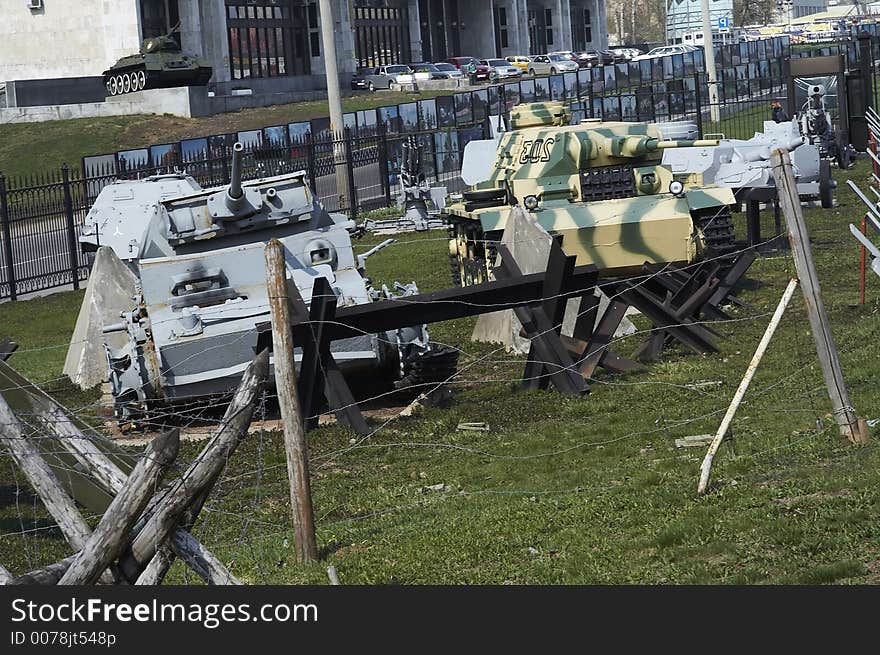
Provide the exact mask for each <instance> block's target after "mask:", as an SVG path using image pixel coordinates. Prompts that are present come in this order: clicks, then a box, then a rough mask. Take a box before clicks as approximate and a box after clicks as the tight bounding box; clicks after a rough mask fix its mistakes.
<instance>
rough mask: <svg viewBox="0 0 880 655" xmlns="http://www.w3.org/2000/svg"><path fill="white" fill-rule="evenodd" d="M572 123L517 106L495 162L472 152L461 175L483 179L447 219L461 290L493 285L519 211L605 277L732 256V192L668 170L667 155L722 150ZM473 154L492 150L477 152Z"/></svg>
mask: <svg viewBox="0 0 880 655" xmlns="http://www.w3.org/2000/svg"><path fill="white" fill-rule="evenodd" d="M569 122H570V114H569V111H568V109H567V108H566V107H565V105H564V104H563V103H561V102H547V103H531V104H525V105H518V106H516V107H514V108H513V110H512V111H511V117H510V123H511V130H510V131H509V132H505V133H503V134H502V135H501V137H500V140H499V141H498V144H497V149H494V160H490V159H489V156H488V155H482V156H483V157H484V158H485V159H486V160H485V161H484V162H476V163H475V162H474V161H467V158H468V151H467V150H466V152H465V159H466V161H465V162H464V164H463V169H464V168H467V169H469V170H485V175H483V177H482V179H480V180H479V181H478V182H477V183H476V184H474V185H473V186H472V187H471V189H470V190H468V191H465V192H464V193H463V197H462V200H461V201H460V202H457V203H453V204H452V205H450V206H449V207H447V208H446V209H445V210H444V212H445V215H446V217H447V222H448V225H449V232H450V242H449V249H450V258H451V267H452V277H453V280H454V282H455V283H456V284H461V285H469V284H475V283H479V282H482V281H485V280H486V279H488V277H489V270H490V268H491V266H492V264H493V261H494V258H495V252H494V247H493V244H494V243H497V242H498V241H499V240H500V238H501V235H502V232H503V230H504V227H505V223H506V221H507V217H508V214H509V213H510V209H511V207H512V206H514V205H517V204H519V205H521V206H522V207H524V208H525V209H526V210H527V211H528V212H529V213H530V214H531V215H532V216H533V217H534V220H535V221H536V222H537V223H539V224H540V225H541V226H542V227H543V228H544V229H546V230H547V231H548V232H550V233H553V234H562V235H564V237H565V244H566V245H565V248H566V252H568V253H569V254H571V255H576V256H577V264H578V265H584V264H595V265H596V266H598V268H599V269H600V274H601V275H602V276H604V277H615V276H620V275H625V274H629V273H631V272H634V271H637V270H638V269H640V268H641V267H642V266H643V265H644V264H645V263H649V264H663V263H673V264H687V263H691V262H694V261H698V260H700V259H701V258H704V257H706V254H707V252H708V251H709V250H711V251H712V252H713V253H716V254H721V255H723V254H724V253H725V252H729V251H731V250H732V249H733V229H732V222H731V217H730V206H731V205H733V204H734V202H735V200H734V196H733V192H732V191H731V189H729V188H723V187H716V186H702V185H697V184H695V183H694V182H693V180H692V178H691V176H690V175H689V174H683V175H674V174H673V173H672V171H671V170H670V169H669V168H668V167H666V166H663V165H662V164H661V159H662V155H663V151H664V150H665V149H667V148H680V147H687V146H714V145H717V144H718V142H717V141H714V140H696V141H671V140H664V138H663V135H662V133H661V130H660V126H659V125H657V124H653V123H628V122H602V121H599V120H585V121H581V122H580V123H577V124H575V125H569V124H568V123H569ZM472 145H474V143H473V142H472V143H471V144H468V149H470V148H471V146H472ZM491 150H492V149H490V150H489V152H491ZM475 152H482V153H486V152H487V149H486V148H482V149H480V148H479V145H477V146H476V147H475ZM480 156H481V155H477V157H480ZM471 181H473V180H471Z"/></svg>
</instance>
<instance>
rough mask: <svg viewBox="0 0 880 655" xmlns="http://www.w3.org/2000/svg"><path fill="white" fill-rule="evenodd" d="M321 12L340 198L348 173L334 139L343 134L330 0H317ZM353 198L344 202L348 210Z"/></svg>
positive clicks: (339, 145)
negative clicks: (337, 133) (337, 134)
mask: <svg viewBox="0 0 880 655" xmlns="http://www.w3.org/2000/svg"><path fill="white" fill-rule="evenodd" d="M318 10H319V11H320V12H321V44H322V46H323V48H324V73H325V75H326V77H327V105H328V106H329V109H330V134H331V135H332V136H331V138H332V139H333V155H334V156H333V159H334V161H335V164H336V165H335V166H334V168H335V169H336V191H337V193H338V194H339V197H340V198H348V195H349V194H348V175H347V170H346V166H345V145H344V144H343V143H342V142H341V141H338V142H337V139H336V131H337V130H338V131H339V132H340V134H342V135H343V138H345V136H344V134H345V133H344V131H343V126H344V125H345V123H344V121H343V118H342V97H341V94H340V92H339V69H338V68H337V65H336V40H335V39H334V37H333V25H334V20H333V7H332V6H331V4H330V0H318ZM353 202H354V198H348V202H347V203H345V204H346V206H347V207H348V209H349V211H351V210H352V209H354V207H352V206H351V205H352V204H353Z"/></svg>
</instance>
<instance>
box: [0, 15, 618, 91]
mask: <svg viewBox="0 0 880 655" xmlns="http://www.w3.org/2000/svg"><path fill="white" fill-rule="evenodd" d="M31 4H34V3H29V2H25V0H0V8H2V9H3V13H4V22H3V27H2V28H0V82H4V81H13V80H44V79H57V78H89V79H91V80H94V79H95V78H97V77H98V76H100V75H101V72H102V71H103V70H105V69H106V68H108V67H110V66H111V65H112V64H113V63H114V62H115V61H116V60H117V59H119V58H120V57H122V56H125V55H128V54H131V53H133V52H136V51H137V50H138V48H139V46H140V43H141V41H142V40H143V39H145V38H147V37H150V36H156V35H159V34H163V33H166V32H168V31H170V30H171V29H172V28H175V27H176V26H177V32H176V34H177V38H178V39H179V42H180V44H181V46H182V48H183V50H184V51H185V52H189V53H193V54H198V55H200V56H202V57H204V58H206V59H207V60H208V61H209V62H210V64H211V65H212V66H213V68H214V75H213V78H212V80H211V85H212V87H213V88H214V90H215V92H217V93H221V94H222V93H225V92H227V91H230V90H231V89H233V88H235V87H246V88H250V89H252V90H253V92H254V93H264V92H265V93H269V92H276V91H296V90H309V89H318V88H322V87H324V86H325V81H324V57H323V52H322V49H323V48H322V44H321V36H320V28H321V23H320V21H321V16H320V13H319V11H318V7H317V2H316V0H114V1H113V2H105V1H104V0H77V2H70V0H43V1H42V2H41V3H36V4H38V5H40V6H38V7H31V6H30V5H31ZM332 4H333V7H334V17H333V20H334V32H335V34H336V36H337V39H336V47H337V59H338V64H339V70H340V74H341V76H342V78H343V79H342V83H343V84H346V83H347V79H348V77H350V76H351V75H352V74H354V73H355V71H356V70H357V69H358V67H361V66H372V65H380V64H390V63H409V62H415V61H438V60H442V59H446V58H448V57H452V56H457V55H472V56H476V57H495V56H506V55H513V54H538V53H543V52H547V51H554V50H581V49H600V48H604V47H607V44H608V35H607V28H606V16H605V2H604V0H332ZM47 44H51V47H47Z"/></svg>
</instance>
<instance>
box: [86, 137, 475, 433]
mask: <svg viewBox="0 0 880 655" xmlns="http://www.w3.org/2000/svg"><path fill="white" fill-rule="evenodd" d="M242 150H243V149H242V146H241V144H236V145H235V147H234V149H233V153H232V172H231V175H230V178H231V182H230V184H229V185H228V186H224V187H218V188H213V189H202V188H201V187H200V186H199V185H198V183H196V182H195V180H193V179H192V178H191V177H189V176H187V175H185V174H183V173H177V174H170V175H160V176H154V177H149V178H145V179H142V180H137V181H130V180H119V181H117V182H116V183H114V184H111V185H108V186H107V187H105V188H104V189H103V190H102V191H101V193H100V194H99V196H98V198H97V200H96V201H95V204H94V205H93V207H92V208H91V210H90V211H89V214H88V215H87V217H86V220H85V224H84V226H83V231H82V236H81V237H80V242H81V243H82V245H83V248H84V249H85V250H94V249H96V248H97V247H106V248H110V249H112V250H113V252H114V253H115V255H116V257H118V258H119V260H122V261H123V262H125V263H126V264H127V266H128V267H129V268H130V269H131V270H133V271H134V274H135V277H136V285H135V289H134V294H133V296H134V297H133V299H132V298H126V299H125V300H124V301H118V302H119V303H120V306H117V307H112V308H106V307H102V308H100V309H101V311H102V313H103V314H104V315H111V316H116V317H119V318H116V319H114V320H117V321H118V322H116V323H111V324H106V323H105V324H104V325H103V333H104V334H105V335H106V337H105V353H106V365H107V367H108V372H109V381H110V387H111V390H112V393H113V396H114V399H115V405H116V414H117V417H118V418H120V419H122V420H125V421H128V420H137V419H139V418H140V417H142V416H145V415H149V413H150V412H151V411H153V410H154V409H157V408H159V407H161V406H163V405H166V404H169V403H178V402H190V401H194V400H198V399H206V398H210V397H212V396H215V395H224V394H227V393H229V392H231V391H233V390H234V389H235V387H236V386H237V384H238V381H239V379H240V377H241V374H242V372H243V371H244V370H245V368H246V367H247V365H248V363H249V362H250V361H251V360H252V359H253V357H254V354H255V352H256V348H257V339H258V335H257V328H256V326H257V325H258V324H259V323H262V322H266V321H268V320H269V318H270V314H269V298H268V295H267V287H266V278H265V276H266V274H265V254H264V251H265V246H266V243H268V241H269V240H270V239H277V240H279V241H280V242H281V244H282V245H283V246H284V250H285V261H286V268H287V278H288V284H289V285H292V286H295V287H296V288H297V289H298V290H299V293H300V295H301V296H302V298H303V300H304V301H305V304H306V306H308V305H309V304H310V300H311V296H312V292H313V289H314V284H315V281H316V280H317V279H318V278H320V277H323V278H326V279H327V280H328V282H329V283H330V286H331V288H332V289H333V292H334V294H335V295H336V298H337V302H338V306H339V307H348V306H354V305H361V304H365V303H371V302H374V301H377V300H382V299H387V298H392V297H393V298H397V297H401V296H409V295H413V294H416V293H418V288H417V286H416V284H415V283H414V282H413V283H410V284H408V285H405V286H404V285H396V291H390V290H389V289H387V288H386V287H385V286H384V285H383V286H382V288H381V289H376V288H374V287H373V286H372V284H371V281H370V280H369V278H367V277H366V274H365V264H366V259H367V257H369V256H370V255H372V254H373V253H375V252H377V251H378V250H379V249H381V248H382V247H383V246H386V245H388V244H389V243H390V242H391V241H392V240H390V239H389V240H388V241H385V242H383V243H382V244H379V245H378V246H375V247H374V248H372V249H371V250H369V251H367V252H365V253H362V254H356V253H355V251H354V246H353V244H352V238H351V232H352V231H354V230H355V224H354V221H351V220H349V219H348V218H347V217H346V216H344V215H342V214H337V213H330V212H328V211H327V210H326V209H325V208H324V206H323V205H322V204H321V202H320V201H319V200H318V198H317V197H316V196H315V195H314V194H313V193H312V191H311V189H310V188H309V186H308V184H307V175H306V173H305V171H298V172H294V173H290V174H285V175H279V176H275V177H267V178H261V179H257V180H251V181H246V182H245V181H242V179H241V175H242V155H243V153H242ZM88 302H89V298H88V297H87V298H86V299H85V300H84V303H88ZM120 318H121V320H119V319H120ZM112 335H118V336H122V337H123V338H122V345H116V346H113V345H110V344H109V342H108V338H109V337H110V336H112ZM118 336H117V337H116V340H117V343H118ZM331 352H332V354H333V356H334V358H335V360H336V362H337V363H338V364H339V367H340V369H341V370H342V372H343V373H344V374H345V375H346V376H355V377H359V378H362V379H364V380H368V381H369V384H370V385H372V387H373V388H374V389H375V388H376V387H377V385H381V383H382V382H383V381H384V382H386V383H387V385H388V386H389V387H391V386H394V387H395V388H402V387H404V386H412V385H419V384H422V383H426V382H435V381H437V380H443V379H445V378H446V377H448V376H449V375H450V374H451V373H452V372H453V371H454V367H455V361H457V354H456V353H455V352H454V351H451V350H449V349H444V348H435V347H434V346H433V344H431V343H430V342H429V340H428V333H427V330H426V328H425V326H423V325H422V326H416V327H409V328H401V329H399V330H390V331H387V332H381V333H378V334H363V335H360V336H357V337H352V338H347V339H341V340H337V341H334V342H333V343H332V345H331ZM295 358H296V361H297V362H299V361H300V360H301V359H302V353H301V352H300V349H297V351H296V352H295Z"/></svg>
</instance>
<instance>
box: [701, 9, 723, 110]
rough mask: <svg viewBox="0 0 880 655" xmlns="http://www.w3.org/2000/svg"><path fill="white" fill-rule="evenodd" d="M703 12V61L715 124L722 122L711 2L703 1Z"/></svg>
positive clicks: (710, 107)
mask: <svg viewBox="0 0 880 655" xmlns="http://www.w3.org/2000/svg"><path fill="white" fill-rule="evenodd" d="M701 7H702V11H703V61H704V62H705V64H706V76H707V81H708V84H709V116H710V118H711V119H712V122H713V123H716V124H717V123H720V122H721V112H720V111H719V108H718V76H717V74H716V72H715V42H714V41H713V40H712V20H711V18H710V17H709V0H702V1H701Z"/></svg>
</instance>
